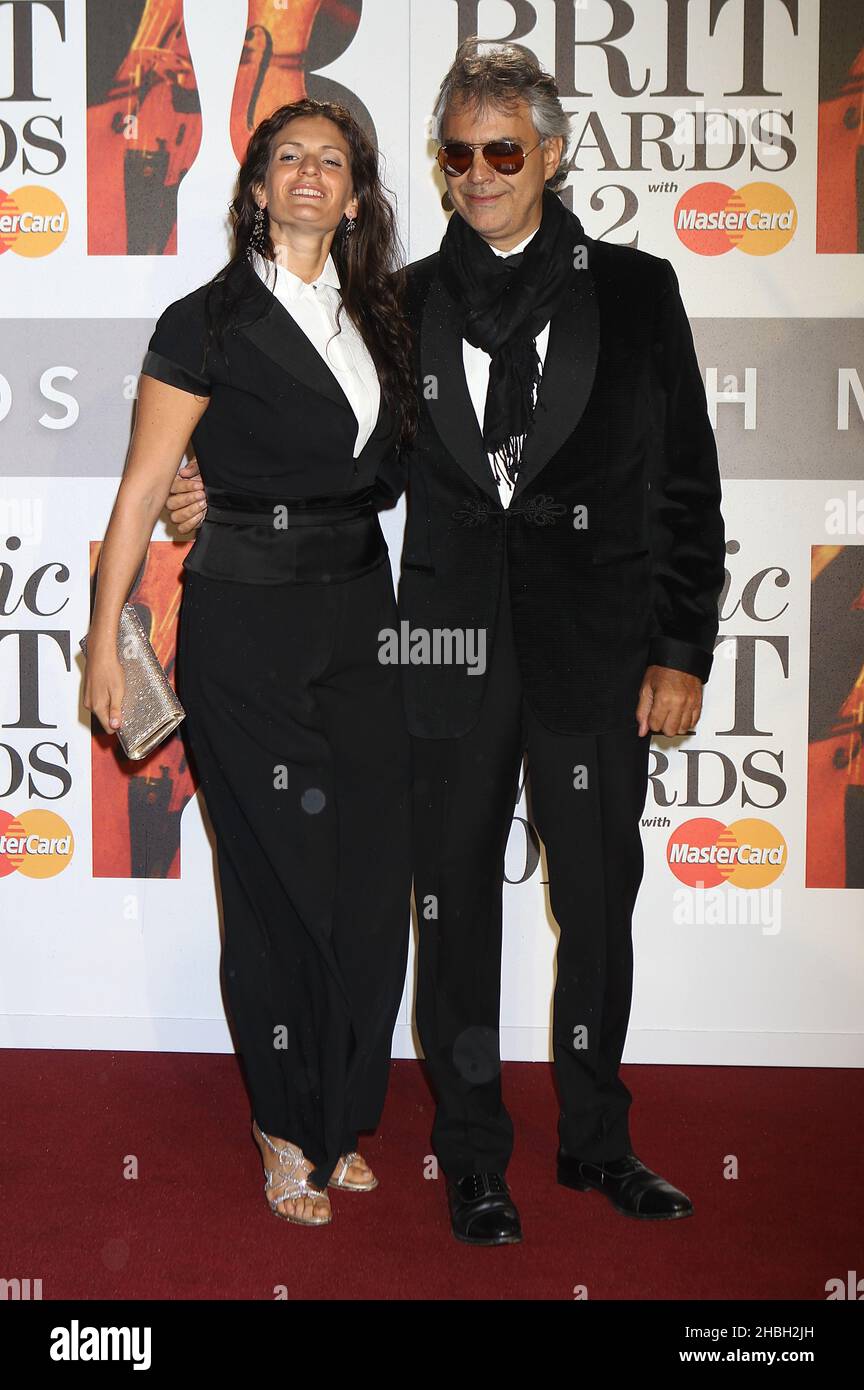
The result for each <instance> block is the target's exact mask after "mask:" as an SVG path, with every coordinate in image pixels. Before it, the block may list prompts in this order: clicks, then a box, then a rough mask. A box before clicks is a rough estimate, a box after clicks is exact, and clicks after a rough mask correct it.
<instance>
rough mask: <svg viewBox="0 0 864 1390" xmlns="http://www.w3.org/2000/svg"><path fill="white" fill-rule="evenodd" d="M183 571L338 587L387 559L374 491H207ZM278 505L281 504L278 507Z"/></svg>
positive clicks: (211, 576)
mask: <svg viewBox="0 0 864 1390" xmlns="http://www.w3.org/2000/svg"><path fill="white" fill-rule="evenodd" d="M206 493H207V513H206V515H205V517H204V521H203V523H202V525H201V529H200V530H199V532H198V536H197V538H196V540H195V544H194V545H193V546H192V548H191V550H190V551H189V552H188V553H187V555H186V558H185V559H184V561H183V568H184V569H186V570H190V571H191V572H192V573H193V574H200V575H202V576H203V577H204V578H205V579H221V580H228V581H233V582H234V583H238V584H292V583H293V584H340V583H344V582H345V580H348V579H357V578H359V577H360V575H363V574H367V573H368V572H369V571H370V570H373V569H376V568H377V567H378V566H379V565H380V564H383V563H384V561H385V560H386V559H387V558H388V551H387V542H386V541H385V539H384V533H383V532H382V530H381V526H380V523H379V521H378V513H377V511H376V510H375V508H374V506H373V504H372V493H373V488H364V489H363V491H362V492H355V493H347V494H345V495H344V496H342V497H304V498H289V497H264V496H259V497H253V496H249V494H247V493H230V492H225V491H222V490H221V489H216V488H208V489H206ZM277 508H284V512H279V511H277V510H276V509H277Z"/></svg>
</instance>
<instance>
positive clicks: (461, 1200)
mask: <svg viewBox="0 0 864 1390" xmlns="http://www.w3.org/2000/svg"><path fill="white" fill-rule="evenodd" d="M447 1200H448V1202H449V1203H450V1225H451V1227H452V1229H453V1234H454V1236H455V1237H456V1239H457V1240H464V1241H466V1242H467V1243H468V1244H469V1245H515V1244H516V1243H517V1242H518V1241H520V1240H521V1239H522V1225H521V1222H520V1220H519V1213H518V1211H517V1210H516V1207H515V1204H514V1202H513V1199H512V1197H511V1196H510V1190H509V1188H508V1187H507V1184H506V1182H505V1181H504V1178H503V1177H502V1175H501V1174H500V1173H469V1174H468V1175H467V1176H466V1177H464V1178H458V1179H457V1180H456V1181H455V1182H451V1181H450V1179H449V1178H448V1180H447Z"/></svg>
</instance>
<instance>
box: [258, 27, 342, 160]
mask: <svg viewBox="0 0 864 1390" xmlns="http://www.w3.org/2000/svg"><path fill="white" fill-rule="evenodd" d="M321 8H322V0H291V3H290V4H289V5H287V6H284V5H280V4H278V3H276V0H249V17H248V20H247V24H246V38H245V40H244V43H243V52H242V54H241V57H240V65H239V67H238V69H237V81H236V82H235V84H234V96H233V99H232V102H231V144H232V145H233V147H234V153H235V155H236V156H237V159H238V161H239V160H242V159H243V156H244V155H245V153H246V146H247V145H248V143H249V136H250V135H251V134H252V131H253V130H254V129H255V127H256V125H257V124H258V122H259V121H260V120H262V119H263V118H264V117H265V116H267V115H269V113H270V112H271V111H275V109H276V107H277V106H285V105H286V104H287V103H288V102H289V101H298V100H299V98H300V97H305V96H306V95H307V93H306V72H305V58H306V52H307V50H308V48H309V39H310V37H311V34H312V27H313V25H314V23H315V20H316V18H317V16H318V11H319V10H320V9H321ZM324 8H325V9H326V10H327V11H329V12H330V14H329V17H330V18H334V19H336V20H337V22H338V23H340V24H343V25H348V26H349V27H351V28H352V29H355V28H356V27H357V21H358V16H357V14H356V13H355V12H354V11H353V10H349V8H348V6H347V5H344V4H339V3H336V4H334V3H333V2H332V0H330V3H327V0H325V3H324Z"/></svg>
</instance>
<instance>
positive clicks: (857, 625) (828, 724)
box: [805, 545, 864, 888]
mask: <svg viewBox="0 0 864 1390" xmlns="http://www.w3.org/2000/svg"><path fill="white" fill-rule="evenodd" d="M808 743H809V748H808V760H807V872H806V878H805V882H806V886H807V887H808V888H864V545H816V546H814V547H813V552H812V597H811V609H810V702H809V733H808Z"/></svg>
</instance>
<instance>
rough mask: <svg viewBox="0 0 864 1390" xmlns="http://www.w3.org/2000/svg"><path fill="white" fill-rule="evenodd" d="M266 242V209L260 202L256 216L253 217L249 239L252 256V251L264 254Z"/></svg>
mask: <svg viewBox="0 0 864 1390" xmlns="http://www.w3.org/2000/svg"><path fill="white" fill-rule="evenodd" d="M265 242H266V234H265V232H264V209H263V208H262V207H261V206H260V204H259V205H258V206H257V207H256V209H255V216H254V218H253V219H252V235H251V237H250V239H249V254H250V256H251V254H252V251H258V252H259V253H260V254H262V255H263V253H264V246H265Z"/></svg>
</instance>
